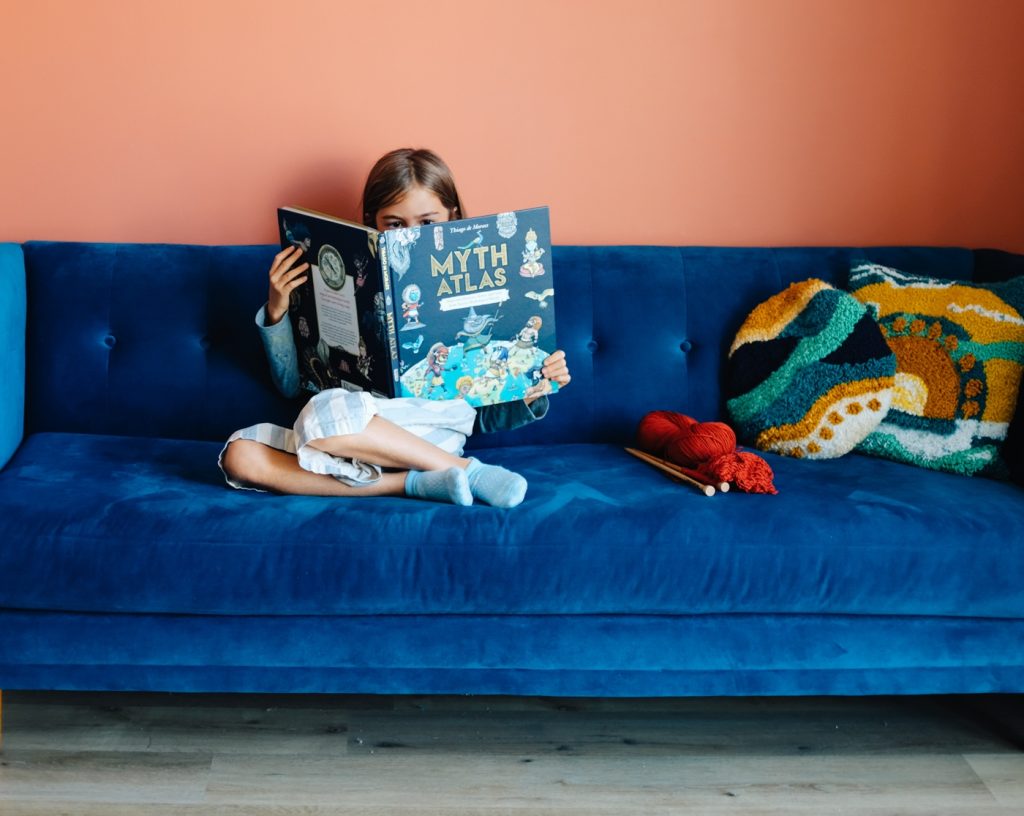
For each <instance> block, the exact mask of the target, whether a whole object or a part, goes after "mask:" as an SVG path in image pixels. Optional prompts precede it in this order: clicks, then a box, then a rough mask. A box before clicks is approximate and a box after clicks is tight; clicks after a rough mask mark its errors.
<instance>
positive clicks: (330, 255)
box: [316, 244, 345, 289]
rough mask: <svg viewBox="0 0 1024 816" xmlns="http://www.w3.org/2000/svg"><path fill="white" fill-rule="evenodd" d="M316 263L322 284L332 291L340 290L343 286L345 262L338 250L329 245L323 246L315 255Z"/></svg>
mask: <svg viewBox="0 0 1024 816" xmlns="http://www.w3.org/2000/svg"><path fill="white" fill-rule="evenodd" d="M316 262H317V265H318V266H319V268H320V277H322V278H323V279H324V283H326V284H327V285H328V286H330V287H331V288H332V289H341V287H343V286H344V285H345V261H343V260H342V258H341V253H340V252H338V250H336V249H335V248H334V247H332V246H331V245H330V244H324V245H323V246H322V247H320V251H319V252H318V253H317V256H316Z"/></svg>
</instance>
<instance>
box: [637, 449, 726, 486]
mask: <svg viewBox="0 0 1024 816" xmlns="http://www.w3.org/2000/svg"><path fill="white" fill-rule="evenodd" d="M646 456H647V459H646V460H645V461H649V462H650V463H651V464H654V463H655V462H658V463H659V464H662V465H665V467H669V468H672V470H674V471H675V472H676V473H681V474H682V475H684V476H689V477H690V478H691V479H696V480H697V481H698V482H700V483H701V484H703V485H711V486H712V487H715V488H718V490H720V491H722V492H723V493H728V492H729V483H728V482H713V481H711V480H710V479H709V478H708V477H707V476H705V475H704V474H703V473H701V472H700V471H699V470H694V469H693V468H688V467H683V466H682V465H680V464H678V463H676V462H670V461H669V460H668V459H661V458H660V457H658V456H655V455H654V454H652V453H646Z"/></svg>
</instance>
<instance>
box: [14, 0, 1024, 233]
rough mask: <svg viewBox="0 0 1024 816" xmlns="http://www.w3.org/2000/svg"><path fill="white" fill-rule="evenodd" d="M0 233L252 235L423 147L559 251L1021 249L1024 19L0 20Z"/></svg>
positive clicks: (832, 11) (977, 6)
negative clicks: (536, 218) (550, 228)
mask: <svg viewBox="0 0 1024 816" xmlns="http://www.w3.org/2000/svg"><path fill="white" fill-rule="evenodd" d="M3 2H4V6H5V8H4V10H3V15H2V26H0V28H2V33H0V92H2V93H0V100H2V103H3V105H4V117H3V123H2V125H0V185H2V186H0V240H15V241H21V240H27V239H33V238H44V239H75V240H106V241H113V240H126V241H169V242H197V243H262V242H272V241H274V240H275V227H274V217H273V208H274V207H275V206H276V205H278V204H283V203H293V204H303V205H306V206H311V207H316V208H321V209H329V210H331V211H334V212H338V213H339V214H342V215H352V214H354V211H355V209H356V204H357V200H358V196H359V192H360V186H361V183H362V180H363V178H364V176H365V174H366V171H367V170H368V169H369V166H370V164H371V163H372V161H373V160H374V159H375V158H376V157H377V156H378V155H379V154H380V153H382V152H383V151H385V150H387V149H390V148H392V147H397V146H402V145H414V146H421V145H422V146H429V147H433V148H434V149H436V150H437V151H438V152H440V153H441V154H442V155H443V156H444V157H445V158H446V159H447V160H448V162H449V163H450V164H451V165H452V167H453V169H454V170H455V174H456V178H457V179H458V180H459V183H460V187H461V190H462V194H463V197H464V199H465V200H466V204H467V208H468V209H469V210H470V212H476V213H482V212H492V211H495V210H500V209H507V208H514V207H525V206H531V205H535V204H541V203H547V204H550V205H551V207H552V208H553V215H552V218H553V224H554V230H555V240H556V242H558V243H613V244H614V243H662V244H726V245H784V244H878V243H918V244H959V245H967V246H994V247H1001V248H1005V249H1014V250H1017V251H1024V149H1022V148H1024V48H1021V46H1020V32H1021V31H1022V30H1024V2H1020V0H614V2H612V1H611V0H609V2H600V1H599V0H594V2H587V0H506V2H497V1H496V0H429V2H415V3H414V2H408V0H391V2H387V3H377V2H360V3H355V2H351V1H350V0H292V1H291V2H274V1H273V0H87V2H85V1H83V2H77V0H63V2H62V1H60V0H33V2H31V3H14V2H12V1H11V0H3Z"/></svg>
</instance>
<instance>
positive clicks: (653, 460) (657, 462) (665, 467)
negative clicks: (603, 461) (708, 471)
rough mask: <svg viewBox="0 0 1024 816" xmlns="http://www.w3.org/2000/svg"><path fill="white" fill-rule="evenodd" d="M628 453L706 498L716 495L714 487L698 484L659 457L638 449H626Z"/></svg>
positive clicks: (702, 483)
mask: <svg viewBox="0 0 1024 816" xmlns="http://www.w3.org/2000/svg"><path fill="white" fill-rule="evenodd" d="M626 453H631V454H633V456H635V457H636V458H637V459H642V460H643V461H645V462H646V463H647V464H649V465H654V467H656V468H657V469H658V470H661V471H663V472H665V473H667V474H668V475H669V476H671V477H673V478H674V479H678V480H679V481H681V482H685V483H686V484H688V485H690V486H691V487H695V488H697V489H698V490H699V491H700V492H701V493H703V494H704V495H705V496H714V495H715V488H714V487H713V486H712V485H709V484H705V483H704V482H698V481H697V480H696V479H694V478H692V477H690V476H687V475H686V474H685V473H683V472H682V471H680V470H677V469H676V468H675V467H674V466H673V465H672V464H671V463H669V462H665V461H663V460H661V459H659V458H658V457H657V456H651V454H649V453H644V452H643V451H640V450H637V449H636V448H626Z"/></svg>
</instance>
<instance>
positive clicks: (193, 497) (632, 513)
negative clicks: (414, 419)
mask: <svg viewBox="0 0 1024 816" xmlns="http://www.w3.org/2000/svg"><path fill="white" fill-rule="evenodd" d="M219 449H220V444H219V443H213V442H198V441H182V440H161V439H146V438H130V437H116V436H99V435H79V434H60V433H38V434H34V435H32V436H30V437H28V438H27V439H26V440H25V441H24V443H23V444H22V446H21V448H20V449H19V450H18V451H17V453H16V454H15V456H14V458H13V460H12V461H11V463H10V464H9V465H8V467H7V468H6V469H4V470H3V471H2V472H0V607H6V608H20V609H26V610H59V611H91V612H107V613H116V612H150V613H179V614H223V615H314V616H315V615H339V614H347V615H371V614H374V615H376V614H394V615H403V614H410V615H412V614H532V615H544V614H551V615H558V614H579V615H584V614H628V615H631V614H653V615H674V614H730V613H737V614H738V613H757V614H765V613H780V614H815V613H824V614H842V615H878V614H883V615H887V616H892V615H932V616H935V615H948V616H957V617H991V618H1022V617H1024V593H1022V592H1021V587H1022V586H1024V535H1022V534H1021V533H1022V531H1024V490H1021V488H1019V487H1017V486H1015V485H1012V484H1009V483H997V482H992V481H987V480H986V481H982V480H976V479H969V478H964V477H961V476H957V475H954V474H949V473H942V472H936V471H928V470H923V469H919V468H914V467H910V466H908V465H903V464H900V463H896V462H890V461H885V460H880V459H877V458H873V457H867V456H861V455H859V454H851V455H849V456H846V457H843V458H841V459H834V460H825V461H806V460H797V459H792V458H789V457H780V456H774V455H771V454H766V458H768V459H769V461H770V463H771V465H772V467H773V469H774V470H775V477H776V479H775V483H776V485H777V487H778V489H779V495H777V496H767V495H750V494H742V493H737V492H731V493H728V494H724V495H723V494H719V495H716V496H714V497H711V498H707V497H705V496H703V495H702V494H700V493H698V492H697V491H695V490H692V489H688V488H686V487H683V486H681V485H678V484H676V483H674V482H672V481H670V480H668V479H667V478H665V477H664V476H663V475H662V474H661V473H659V472H658V471H656V470H654V469H652V468H650V467H649V466H648V465H646V464H644V463H643V462H640V461H639V460H637V459H634V458H633V457H631V456H629V455H627V454H626V453H625V452H624V451H623V450H622V449H621V448H618V447H616V446H613V445H601V444H567V445H561V446H544V447H542V446H529V445H526V446H522V447H516V448H512V447H509V448H501V449H492V450H488V449H478V450H477V451H475V454H476V455H478V456H479V457H480V458H481V459H482V460H483V461H487V462H493V463H495V464H501V465H504V466H506V467H509V468H512V469H513V470H517V471H519V472H521V473H522V474H523V475H525V476H526V477H527V479H528V480H529V482H530V490H529V493H528V494H527V497H526V501H525V502H524V503H523V504H522V505H521V506H520V507H519V508H516V509H514V510H511V511H505V510H496V509H493V508H489V507H486V506H474V507H472V508H457V507H454V506H450V505H444V504H436V503H431V502H423V501H417V500H411V499H399V498H394V499H392V498H368V499H329V498H318V497H306V496H301V497H296V496H277V495H269V494H262V493H255V492H251V491H237V490H232V489H230V488H228V487H226V486H225V484H224V482H223V479H222V477H221V474H220V471H219V469H218V468H217V465H216V459H217V454H218V451H219Z"/></svg>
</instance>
